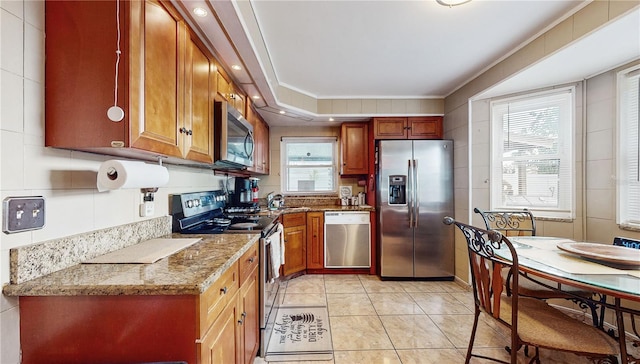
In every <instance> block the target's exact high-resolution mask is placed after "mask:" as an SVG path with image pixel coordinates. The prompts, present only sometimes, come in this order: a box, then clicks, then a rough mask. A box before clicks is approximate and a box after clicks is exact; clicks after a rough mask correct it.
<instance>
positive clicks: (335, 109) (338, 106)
mask: <svg viewBox="0 0 640 364" xmlns="http://www.w3.org/2000/svg"><path fill="white" fill-rule="evenodd" d="M331 111H332V113H333V114H347V100H333V101H332V102H331Z"/></svg>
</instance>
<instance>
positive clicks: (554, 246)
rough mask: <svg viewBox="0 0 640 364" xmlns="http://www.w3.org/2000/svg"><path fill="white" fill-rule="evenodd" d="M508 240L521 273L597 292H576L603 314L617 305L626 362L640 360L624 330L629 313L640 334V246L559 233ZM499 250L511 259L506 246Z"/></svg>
mask: <svg viewBox="0 0 640 364" xmlns="http://www.w3.org/2000/svg"><path fill="white" fill-rule="evenodd" d="M508 239H509V241H510V242H511V243H512V244H513V247H514V248H515V251H516V254H517V255H518V266H519V267H518V269H519V271H520V274H521V275H524V276H526V277H527V279H530V280H533V281H535V282H538V283H541V284H542V285H544V286H546V287H547V288H549V289H555V290H559V291H562V292H564V293H567V294H569V295H571V292H572V291H574V292H575V288H578V289H579V290H581V291H587V292H592V293H593V295H592V297H590V298H585V297H581V296H575V297H576V299H578V300H583V299H586V300H589V301H590V304H595V305H598V306H600V307H602V308H603V309H602V311H601V312H602V313H604V308H607V309H612V310H614V311H615V318H616V322H615V325H616V326H617V329H618V335H617V340H618V343H619V346H620V359H621V362H622V363H623V364H628V363H640V359H639V358H635V357H633V356H631V355H630V354H629V353H628V352H627V346H626V336H625V334H624V333H625V322H624V314H625V313H626V314H629V315H630V317H631V322H632V329H633V331H634V334H635V335H636V336H637V335H638V332H637V330H636V328H635V324H633V320H634V319H635V318H636V317H639V318H640V250H638V249H631V248H625V247H619V246H614V245H611V244H604V243H592V242H579V241H574V240H571V239H566V238H560V237H545V236H510V237H508ZM495 253H496V255H498V256H501V257H502V258H504V259H508V260H511V253H510V251H509V250H508V249H507V248H506V247H505V246H502V247H501V249H498V250H496V252H495ZM540 278H542V279H540ZM549 281H550V282H552V284H550V283H549ZM571 287H573V289H572V288H571ZM635 303H637V304H635ZM610 333H611V332H610Z"/></svg>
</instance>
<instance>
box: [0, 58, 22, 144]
mask: <svg viewBox="0 0 640 364" xmlns="http://www.w3.org/2000/svg"><path fill="white" fill-rule="evenodd" d="M3 53H4V52H3ZM0 77H1V78H2V85H1V86H0V94H1V95H0V130H9V131H14V132H17V133H22V131H23V118H24V112H23V109H24V100H23V94H24V92H23V89H24V85H23V82H24V81H23V78H22V77H21V76H20V75H16V74H15V73H12V72H8V71H5V70H1V71H0Z"/></svg>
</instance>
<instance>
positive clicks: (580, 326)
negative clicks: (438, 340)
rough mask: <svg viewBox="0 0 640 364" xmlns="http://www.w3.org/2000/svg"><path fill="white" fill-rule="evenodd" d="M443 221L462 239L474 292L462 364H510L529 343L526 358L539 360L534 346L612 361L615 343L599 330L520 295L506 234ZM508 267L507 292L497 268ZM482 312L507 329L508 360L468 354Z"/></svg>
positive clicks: (447, 219)
mask: <svg viewBox="0 0 640 364" xmlns="http://www.w3.org/2000/svg"><path fill="white" fill-rule="evenodd" d="M444 223H445V224H447V225H451V224H455V226H457V227H458V228H459V229H460V231H461V232H462V234H463V235H464V237H465V238H466V240H467V251H468V254H469V266H470V269H471V284H472V287H473V296H474V306H475V310H474V320H473V327H472V330H471V337H470V338H469V346H468V349H467V355H466V359H465V363H469V361H470V360H471V358H472V357H478V358H483V359H488V360H492V361H495V362H499V363H511V364H516V363H517V362H518V350H517V349H519V348H520V347H522V346H523V345H528V346H531V347H535V353H534V355H533V357H532V358H531V360H530V361H529V363H540V352H539V349H540V348H545V349H551V350H559V351H566V352H572V353H575V354H578V355H582V356H587V357H590V358H597V359H598V360H599V363H617V362H618V360H617V357H616V355H617V354H618V343H617V342H616V341H615V340H614V339H613V338H611V337H610V336H608V335H607V334H606V333H604V332H603V331H601V330H599V329H597V328H595V327H593V326H591V325H587V324H585V323H583V322H581V321H579V320H577V319H574V318H571V317H570V316H567V315H565V314H564V313H562V312H561V311H560V310H558V309H556V308H553V307H552V306H550V305H549V304H547V303H546V302H545V301H543V300H539V299H535V298H531V297H526V296H522V295H521V294H520V290H519V285H518V283H519V282H518V281H519V278H520V275H519V274H517V272H518V269H519V263H518V254H517V252H516V250H515V248H514V247H513V244H512V243H511V242H510V241H509V239H508V238H507V237H506V236H504V235H502V234H501V233H500V232H498V231H495V230H484V229H481V228H477V227H474V226H471V225H467V224H464V223H461V222H458V221H455V220H454V219H453V218H451V217H448V216H447V217H445V218H444ZM500 249H502V251H504V250H508V251H509V252H510V256H511V260H507V259H504V258H502V257H500V256H498V255H496V251H498V250H500ZM503 268H507V269H509V270H511V271H512V272H514V274H513V277H512V279H513V288H512V290H511V295H507V294H506V292H504V287H505V285H504V282H503V275H502V274H501V271H502V269H503ZM481 312H482V313H484V314H486V316H487V317H488V318H489V319H493V320H495V321H496V322H498V323H500V324H501V325H504V326H506V327H507V328H508V329H509V331H510V341H511V342H510V345H511V348H516V350H510V361H509V362H507V361H504V360H501V359H498V358H491V357H488V356H484V355H479V354H474V351H473V345H474V340H475V336H476V330H477V328H478V318H479V316H480V313H481Z"/></svg>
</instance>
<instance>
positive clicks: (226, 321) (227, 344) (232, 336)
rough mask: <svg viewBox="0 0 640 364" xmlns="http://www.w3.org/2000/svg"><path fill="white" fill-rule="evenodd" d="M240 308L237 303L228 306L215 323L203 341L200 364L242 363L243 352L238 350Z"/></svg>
mask: <svg viewBox="0 0 640 364" xmlns="http://www.w3.org/2000/svg"><path fill="white" fill-rule="evenodd" d="M236 298H237V296H236ZM236 301H237V300H236ZM238 306H239V305H238V304H237V303H233V304H230V305H228V306H227V307H226V308H225V309H224V310H223V311H222V313H221V314H220V316H218V318H217V319H216V320H215V321H214V322H213V325H211V328H210V329H209V332H207V334H206V335H205V336H204V338H203V339H202V344H201V349H200V351H201V355H200V363H202V364H216V363H236V364H240V363H241V356H242V352H241V351H240V350H238V349H239V347H240V341H241V333H240V331H241V329H242V328H241V326H240V325H239V324H238V317H240V314H239V312H238V311H239V307H238Z"/></svg>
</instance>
